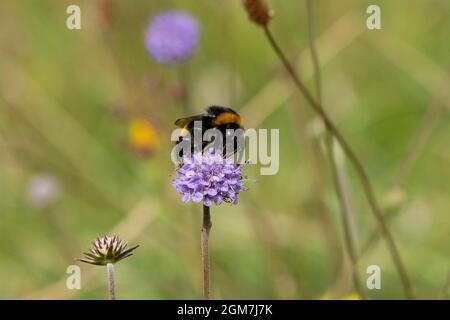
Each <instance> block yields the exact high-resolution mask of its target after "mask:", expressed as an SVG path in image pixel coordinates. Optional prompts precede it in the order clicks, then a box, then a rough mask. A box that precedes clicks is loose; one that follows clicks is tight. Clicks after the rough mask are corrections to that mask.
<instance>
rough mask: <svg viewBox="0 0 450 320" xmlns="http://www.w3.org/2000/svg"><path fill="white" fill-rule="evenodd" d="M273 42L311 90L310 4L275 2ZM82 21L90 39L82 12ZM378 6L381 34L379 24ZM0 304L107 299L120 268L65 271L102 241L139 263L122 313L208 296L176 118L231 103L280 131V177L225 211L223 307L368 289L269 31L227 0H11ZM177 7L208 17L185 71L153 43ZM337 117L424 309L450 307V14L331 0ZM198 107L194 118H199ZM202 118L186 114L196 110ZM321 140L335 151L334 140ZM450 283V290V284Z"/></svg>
mask: <svg viewBox="0 0 450 320" xmlns="http://www.w3.org/2000/svg"><path fill="white" fill-rule="evenodd" d="M269 3H270V5H271V7H272V8H273V10H274V12H275V16H274V18H273V20H272V22H271V28H272V30H273V32H274V34H275V36H276V37H277V38H278V40H279V41H280V43H281V45H282V47H283V48H284V50H285V51H286V52H287V54H288V56H289V58H290V59H291V60H292V61H297V62H296V63H297V64H296V65H297V66H298V70H299V72H300V74H301V75H302V77H303V78H304V79H305V80H307V83H308V85H309V86H310V87H311V89H312V90H313V83H314V82H313V78H312V75H313V74H312V71H311V70H312V68H311V59H310V55H309V52H308V40H307V24H306V15H305V1H303V0H296V1H294V0H285V1H271V2H269ZM70 4H77V5H79V6H80V8H81V19H82V20H81V21H82V22H81V23H82V29H81V30H68V29H67V28H66V19H67V16H68V15H67V14H66V8H67V6H68V5H70ZM369 4H378V5H379V6H380V7H381V10H382V30H375V31H369V30H367V28H366V18H367V14H366V8H367V6H368V5H369ZM0 8H1V9H0V167H1V169H0V237H1V241H0V298H3V299H16V298H18V299H26V298H32V299H104V298H106V271H105V270H104V268H100V267H95V266H91V265H80V267H81V270H82V288H81V290H68V289H66V285H65V281H66V278H67V276H68V275H67V274H66V268H67V267H68V266H69V265H71V264H74V263H75V262H74V261H73V259H74V258H77V257H81V255H82V253H83V252H84V251H86V249H87V248H88V247H89V244H90V242H91V241H92V240H93V239H94V238H95V237H96V236H97V235H99V234H111V233H115V232H117V233H119V234H120V236H121V237H122V238H123V239H124V240H126V241H128V242H129V243H130V244H131V245H132V244H140V245H141V247H140V248H139V249H138V250H137V251H136V254H135V255H134V256H133V257H131V258H129V259H127V260H125V261H123V262H120V263H119V264H118V265H117V267H116V270H117V271H116V272H117V280H116V281H117V295H118V298H120V299H200V298H201V279H202V275H201V258H200V239H199V238H200V234H199V230H200V224H201V206H199V205H195V204H188V205H186V204H183V203H182V202H181V201H180V196H179V195H178V194H177V193H176V192H175V190H174V189H173V188H172V186H171V179H172V178H173V174H174V166H173V164H172V162H171V161H170V150H171V147H172V143H171V141H170V133H171V131H172V130H173V129H174V125H173V122H174V120H175V119H177V118H179V117H181V116H186V115H189V114H192V113H197V112H201V111H202V110H204V108H206V107H207V106H208V105H211V104H221V105H230V106H232V107H233V108H234V109H235V110H237V111H239V112H240V113H241V114H242V115H243V117H244V119H245V123H246V127H256V128H279V129H280V140H281V141H280V170H279V172H278V174H276V175H273V176H260V175H259V166H258V165H253V166H249V167H247V168H246V174H247V175H248V176H249V177H251V178H253V179H255V180H256V181H257V182H256V183H255V184H249V185H248V186H249V188H250V190H249V191H248V192H246V193H243V194H241V196H240V203H239V205H237V206H230V205H227V204H223V205H221V206H219V207H213V208H212V220H213V228H212V231H211V240H210V246H211V249H210V250H211V259H212V261H211V263H212V297H213V298H216V299H220V298H223V299H232V298H235V299H244V298H247V299H250V298H252V299H282V298H283V299H324V298H337V299H339V298H345V297H347V296H348V295H351V294H353V293H354V290H353V287H352V282H351V277H350V270H351V269H350V265H349V262H348V258H347V256H346V255H345V252H344V248H343V245H342V243H343V237H342V222H341V218H340V213H339V206H338V203H337V201H336V196H335V193H334V190H333V184H332V180H331V179H330V170H329V165H328V163H327V161H325V157H324V152H323V148H322V147H321V146H320V144H321V141H322V140H323V130H322V129H321V126H320V122H319V121H318V119H317V118H316V117H315V116H314V114H312V113H311V112H310V108H309V106H308V105H307V104H306V102H305V101H304V100H303V99H302V97H301V96H299V95H298V94H297V93H296V92H295V90H294V88H293V87H292V84H291V82H290V80H289V78H288V77H287V76H286V74H285V73H284V72H283V71H282V70H281V68H280V64H279V61H278V60H277V58H276V56H275V55H274V53H273V51H272V50H271V48H270V47H269V46H268V45H267V42H266V41H265V38H264V35H263V32H262V31H261V30H260V29H259V28H258V27H257V26H255V25H253V24H252V23H250V22H249V21H248V18H247V16H246V13H245V12H244V10H243V9H242V6H241V3H240V1H230V0H220V1H219V0H217V1H208V0H202V1H199V0H183V1H181V0H178V1H175V0H174V1H162V0H148V1H141V0H139V1H138V0H130V1H114V0H111V1H108V0H89V1H88V0H84V1H83V0H81V1H66V0H64V1H60V0H20V1H3V2H2V3H1V5H0ZM167 9H178V10H184V11H187V12H189V13H190V14H192V15H193V16H194V17H195V18H196V19H198V21H199V23H200V25H201V28H202V34H201V40H200V45H199V48H198V50H197V52H196V54H195V55H194V56H193V57H192V59H190V60H189V61H188V62H187V63H186V64H184V65H183V66H173V67H167V66H162V65H158V64H156V63H154V62H153V61H152V60H151V58H150V57H149V55H148V53H147V52H146V50H145V47H144V43H143V39H144V32H145V28H146V26H147V24H148V22H149V21H150V19H151V18H152V17H153V16H155V15H156V14H158V13H159V12H161V11H163V10H167ZM315 17H316V24H317V26H316V27H317V28H316V29H317V30H316V33H317V46H318V53H319V57H320V60H321V63H322V69H321V72H322V78H323V96H324V104H325V108H326V109H327V110H328V111H329V113H330V114H331V115H332V117H333V119H334V120H335V122H336V124H337V125H338V127H339V128H340V129H341V130H342V132H343V133H344V135H345V137H347V140H348V141H349V143H350V144H351V145H352V146H353V148H354V150H355V152H356V154H357V155H358V156H359V157H360V159H361V161H362V162H363V163H364V166H365V168H366V169H367V171H368V174H369V176H370V178H371V181H372V183H373V184H374V187H375V189H376V193H377V196H378V199H379V200H380V202H381V204H382V206H383V207H384V209H385V211H386V212H387V213H388V214H389V216H390V219H389V226H390V229H391V230H392V233H393V235H394V237H395V240H396V241H397V244H398V246H399V249H400V252H401V256H402V258H403V259H404V262H405V265H406V268H407V270H408V272H409V274H410V276H411V278H412V281H413V283H414V286H415V289H416V292H417V295H418V297H419V298H426V299H429V298H446V297H448V296H447V295H446V291H448V286H449V284H448V281H449V280H448V275H449V271H450V256H449V253H450V232H449V231H450V215H449V210H450V197H449V196H450V192H449V191H450V165H449V163H450V146H449V137H450V125H449V124H450V117H449V107H450V102H449V95H448V94H449V91H450V89H449V88H450V83H449V81H450V78H449V77H448V75H449V72H448V70H449V62H450V55H449V53H450V42H449V30H450V19H449V18H450V2H449V1H448V0H428V1H423V0H397V1H388V0H385V1H378V0H377V1H365V0H342V1H333V0H317V1H315ZM186 101H187V102H188V105H187V106H186ZM187 110H189V111H187ZM317 143H318V144H319V146H317ZM339 164H340V173H341V174H342V176H343V177H344V181H345V182H346V183H345V185H346V191H347V195H348V198H349V203H350V207H351V209H352V210H351V212H352V217H353V218H352V219H353V220H352V221H353V222H352V223H353V232H354V234H355V238H356V240H357V243H358V247H359V251H360V252H364V255H363V256H362V258H361V262H360V265H359V271H360V275H361V278H362V279H363V282H364V283H365V279H366V277H367V275H366V268H367V266H368V265H371V264H376V265H379V266H380V267H381V270H382V289H381V290H371V291H369V290H367V291H366V294H367V296H368V297H369V298H371V299H402V298H403V297H404V295H403V292H402V287H401V284H400V281H399V277H398V275H397V273H396V271H395V268H394V266H393V263H392V260H391V258H390V255H389V252H388V251H387V249H386V246H385V243H384V242H383V241H382V240H380V239H379V238H378V237H377V236H375V237H373V239H375V240H374V241H371V242H369V245H367V241H368V239H369V238H370V237H371V235H373V230H374V227H375V221H374V219H373V217H372V214H371V213H370V211H369V207H368V205H367V202H366V201H365V198H364V195H363V193H362V191H361V186H360V184H359V182H358V179H357V177H356V176H355V175H354V172H353V170H352V168H351V166H350V165H349V164H348V163H347V162H346V161H345V159H343V158H340V160H339ZM446 283H447V285H446Z"/></svg>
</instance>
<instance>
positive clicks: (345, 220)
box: [306, 0, 364, 298]
mask: <svg viewBox="0 0 450 320" xmlns="http://www.w3.org/2000/svg"><path fill="white" fill-rule="evenodd" d="M306 19H307V25H308V43H309V49H310V52H311V60H312V63H313V67H314V79H315V84H316V92H317V101H318V102H319V104H320V106H321V107H323V100H322V79H321V72H320V67H319V65H320V63H319V55H318V53H317V49H316V44H315V41H314V35H315V31H314V30H315V29H314V28H315V22H314V12H313V4H312V1H311V0H306ZM325 140H326V141H325V142H326V148H327V154H328V157H329V161H330V163H331V169H332V173H333V182H334V187H335V191H336V196H337V198H338V201H339V205H340V212H341V216H342V224H343V228H344V239H345V246H346V249H347V252H348V256H349V257H350V260H351V262H352V275H353V284H354V287H355V290H356V292H357V293H358V294H359V296H361V297H362V298H364V291H363V288H362V286H361V279H360V277H359V274H358V259H357V256H358V254H357V246H356V242H355V239H354V237H353V234H352V232H351V230H352V228H351V221H350V219H351V214H350V212H348V206H347V205H346V202H345V190H344V189H343V186H344V184H343V183H342V181H340V175H339V174H338V165H337V161H336V156H335V153H334V148H333V136H332V135H331V134H330V133H329V132H327V134H326V136H325Z"/></svg>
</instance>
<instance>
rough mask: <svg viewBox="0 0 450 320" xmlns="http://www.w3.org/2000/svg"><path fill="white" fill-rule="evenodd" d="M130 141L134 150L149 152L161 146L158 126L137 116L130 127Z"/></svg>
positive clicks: (141, 152)
mask: <svg viewBox="0 0 450 320" xmlns="http://www.w3.org/2000/svg"><path fill="white" fill-rule="evenodd" d="M128 143H129V145H130V146H131V148H132V149H133V150H134V151H136V152H138V153H140V154H149V153H152V152H154V151H156V150H157V149H158V148H159V144H160V140H159V135H158V132H157V131H156V128H155V127H154V126H153V124H152V123H151V122H150V121H149V120H147V119H142V118H135V119H133V120H132V121H131V122H130V125H129V128H128Z"/></svg>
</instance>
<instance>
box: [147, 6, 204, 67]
mask: <svg viewBox="0 0 450 320" xmlns="http://www.w3.org/2000/svg"><path fill="white" fill-rule="evenodd" d="M199 30H200V27H199V24H198V22H197V20H196V19H195V18H194V17H192V16H191V15H189V14H188V13H185V12H179V11H167V12H164V13H161V14H159V15H157V16H156V17H155V18H154V19H153V20H152V21H151V22H150V24H149V26H148V27H147V31H146V34H145V46H146V48H147V50H148V52H149V53H150V55H151V56H152V57H153V59H154V60H155V61H156V62H158V63H162V64H173V63H176V62H179V61H183V60H186V59H188V58H189V57H190V56H191V55H192V54H193V53H194V51H195V49H196V48H197V44H198V39H199Z"/></svg>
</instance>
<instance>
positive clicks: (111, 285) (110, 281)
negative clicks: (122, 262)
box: [106, 263, 116, 300]
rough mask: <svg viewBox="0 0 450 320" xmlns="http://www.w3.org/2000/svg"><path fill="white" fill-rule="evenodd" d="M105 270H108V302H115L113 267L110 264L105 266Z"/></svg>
mask: <svg viewBox="0 0 450 320" xmlns="http://www.w3.org/2000/svg"><path fill="white" fill-rule="evenodd" d="M106 269H107V270H108V295H109V300H116V287H115V283H114V265H113V264H112V263H108V264H107V265H106Z"/></svg>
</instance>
